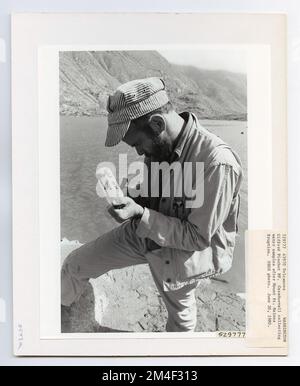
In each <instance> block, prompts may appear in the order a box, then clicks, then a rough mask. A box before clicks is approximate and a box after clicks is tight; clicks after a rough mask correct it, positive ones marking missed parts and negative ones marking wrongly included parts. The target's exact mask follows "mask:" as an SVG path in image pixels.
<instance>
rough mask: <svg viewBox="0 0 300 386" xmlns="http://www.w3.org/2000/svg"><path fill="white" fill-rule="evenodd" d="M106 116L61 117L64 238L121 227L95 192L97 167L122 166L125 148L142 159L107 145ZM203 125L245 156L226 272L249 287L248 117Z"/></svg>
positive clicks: (235, 284)
mask: <svg viewBox="0 0 300 386" xmlns="http://www.w3.org/2000/svg"><path fill="white" fill-rule="evenodd" d="M106 122H107V121H106V118H105V117H67V116H61V120H60V133H61V136H60V162H61V166H60V171H61V238H63V237H66V238H67V239H69V240H78V241H79V242H80V243H86V242H87V241H90V240H93V239H95V238H97V237H98V236H99V235H101V234H103V233H105V232H107V231H109V230H110V229H112V228H114V227H115V226H117V224H116V222H115V221H114V220H113V219H112V218H111V217H110V216H109V215H106V214H105V208H106V206H107V203H106V201H105V200H104V199H100V198H99V197H98V196H97V194H96V183H97V179H96V176H95V172H96V167H97V165H98V164H99V162H101V161H111V162H113V163H115V165H118V155H119V153H126V154H127V156H128V163H130V162H132V161H135V160H139V159H141V157H139V156H138V155H137V154H136V152H135V150H134V149H132V148H129V147H128V146H127V145H126V144H124V143H121V144H119V145H118V146H115V147H112V148H105V146H104V141H105V137H106V127H107V123H106ZM201 124H202V125H203V126H204V127H205V128H207V129H208V130H210V131H211V132H213V133H214V134H216V135H218V136H220V137H221V138H222V139H223V140H224V141H225V142H227V143H228V144H229V145H230V146H231V147H232V148H233V149H234V150H235V151H236V152H237V153H238V154H239V156H240V158H241V160H242V163H243V169H244V173H245V178H244V182H243V184H242V188H241V207H240V216H239V235H238V237H237V246H236V249H235V257H234V264H233V268H232V269H231V270H230V272H229V273H227V274H225V275H223V276H222V279H224V280H228V281H229V283H230V285H231V287H232V289H233V291H235V292H244V290H245V272H244V271H245V253H244V232H245V230H246V229H247V224H248V216H247V211H248V209H247V191H248V189H247V122H240V121H216V120H202V121H201Z"/></svg>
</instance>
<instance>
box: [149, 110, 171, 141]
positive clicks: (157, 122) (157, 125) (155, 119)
mask: <svg viewBox="0 0 300 386" xmlns="http://www.w3.org/2000/svg"><path fill="white" fill-rule="evenodd" d="M148 124H149V126H150V127H151V129H152V130H153V133H154V135H155V136H159V135H160V133H162V132H163V131H164V130H165V129H166V126H167V123H166V120H165V117H164V116H163V115H162V114H153V115H152V116H151V117H150V119H149V121H148Z"/></svg>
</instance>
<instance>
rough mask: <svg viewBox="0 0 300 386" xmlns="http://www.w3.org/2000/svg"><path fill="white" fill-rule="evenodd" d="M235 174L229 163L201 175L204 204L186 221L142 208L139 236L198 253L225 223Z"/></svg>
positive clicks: (233, 187)
mask: <svg viewBox="0 0 300 386" xmlns="http://www.w3.org/2000/svg"><path fill="white" fill-rule="evenodd" d="M237 179H238V175H237V174H236V172H235V171H234V170H233V167H232V166H231V165H229V164H218V165H215V166H212V167H211V168H210V169H209V170H208V171H207V172H206V173H205V175H204V202H203V205H202V206H201V207H200V208H193V209H191V212H190V214H189V216H188V218H187V220H181V219H179V218H176V217H171V216H166V215H164V214H162V213H159V212H157V211H154V210H152V209H148V208H145V209H144V213H143V216H142V217H141V219H140V221H139V224H138V226H137V229H136V232H137V235H138V236H139V237H142V238H146V237H147V238H150V239H151V240H153V241H154V242H155V243H157V244H158V245H160V246H162V247H169V248H175V249H181V250H186V251H201V250H203V249H205V248H207V247H208V246H209V245H210V243H211V238H212V237H213V235H214V234H215V232H216V231H217V229H218V228H219V227H220V225H221V224H222V223H223V222H224V221H225V220H226V218H227V216H228V214H229V211H230V207H231V203H232V199H233V196H234V192H235V189H236V183H237Z"/></svg>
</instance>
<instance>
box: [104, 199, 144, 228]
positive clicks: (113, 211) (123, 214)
mask: <svg viewBox="0 0 300 386" xmlns="http://www.w3.org/2000/svg"><path fill="white" fill-rule="evenodd" d="M112 204H113V205H112V206H111V207H110V208H109V209H108V212H109V214H110V215H111V216H112V217H113V218H114V219H115V220H116V221H117V222H119V223H122V222H123V221H125V220H128V219H129V218H132V217H137V218H140V217H142V215H143V213H144V208H143V207H142V206H141V205H138V204H137V203H136V202H135V201H134V200H133V199H132V198H130V197H118V199H117V200H115V201H113V203H112Z"/></svg>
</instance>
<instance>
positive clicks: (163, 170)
mask: <svg viewBox="0 0 300 386" xmlns="http://www.w3.org/2000/svg"><path fill="white" fill-rule="evenodd" d="M59 113H60V208H61V209H60V226H61V302H62V306H61V331H62V332H65V333H83V332H85V333H91V332H93V333H95V332H96V333H97V332H107V333H109V332H215V331H235V332H244V331H245V309H246V307H245V230H246V229H247V225H248V214H247V210H248V209H247V207H248V206H247V197H248V193H247V192H248V189H247V170H248V169H247V164H248V162H247V71H246V58H245V52H244V51H243V50H242V49H233V48H232V49H228V48H227V49H225V48H224V49H222V48H220V47H219V48H210V47H208V48H207V49H205V48H201V49H200V48H198V49H172V50H167V49H159V48H158V49H157V50H122V51H120V50H119V51H116V50H111V51H108V50H106V51H60V52H59ZM101 187H102V188H101ZM195 197H196V198H195Z"/></svg>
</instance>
